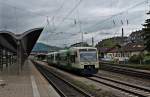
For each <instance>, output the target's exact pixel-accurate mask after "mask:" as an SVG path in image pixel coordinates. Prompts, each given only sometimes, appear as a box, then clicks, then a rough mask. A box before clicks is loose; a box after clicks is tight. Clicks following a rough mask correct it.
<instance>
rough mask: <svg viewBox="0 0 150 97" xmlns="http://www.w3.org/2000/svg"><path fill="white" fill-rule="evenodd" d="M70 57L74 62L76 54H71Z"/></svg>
mask: <svg viewBox="0 0 150 97" xmlns="http://www.w3.org/2000/svg"><path fill="white" fill-rule="evenodd" d="M70 59H71V62H72V63H75V55H71V56H70Z"/></svg>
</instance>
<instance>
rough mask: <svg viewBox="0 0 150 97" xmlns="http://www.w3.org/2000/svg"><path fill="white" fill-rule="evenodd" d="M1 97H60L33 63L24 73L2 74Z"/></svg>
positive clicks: (25, 65)
mask: <svg viewBox="0 0 150 97" xmlns="http://www.w3.org/2000/svg"><path fill="white" fill-rule="evenodd" d="M0 97H60V96H59V95H58V94H57V92H56V91H55V90H54V89H53V87H52V86H51V85H49V83H48V82H47V80H46V79H45V78H44V77H43V76H42V75H41V74H40V72H39V71H38V70H37V69H36V68H35V66H34V65H33V64H32V62H31V61H29V60H28V61H26V62H25V64H24V67H23V69H22V72H21V73H20V74H19V75H17V74H11V72H9V73H5V74H4V73H1V74H0Z"/></svg>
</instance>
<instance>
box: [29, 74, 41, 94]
mask: <svg viewBox="0 0 150 97" xmlns="http://www.w3.org/2000/svg"><path fill="white" fill-rule="evenodd" d="M30 78H31V83H32V89H33V96H34V97H40V94H39V91H38V88H37V85H36V82H35V78H34V76H33V75H31V76H30Z"/></svg>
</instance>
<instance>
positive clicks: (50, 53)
mask: <svg viewBox="0 0 150 97" xmlns="http://www.w3.org/2000/svg"><path fill="white" fill-rule="evenodd" d="M57 53H58V52H50V53H48V54H47V55H51V54H57Z"/></svg>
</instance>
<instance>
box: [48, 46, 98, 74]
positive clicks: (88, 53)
mask: <svg viewBox="0 0 150 97" xmlns="http://www.w3.org/2000/svg"><path fill="white" fill-rule="evenodd" d="M47 62H48V63H49V64H53V65H55V66H57V67H60V68H63V69H67V70H70V71H75V72H77V73H80V74H83V75H92V74H96V73H97V72H98V69H99V61H98V52H97V49H96V48H94V47H72V48H70V49H68V50H60V51H58V52H51V53H48V54H47Z"/></svg>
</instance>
